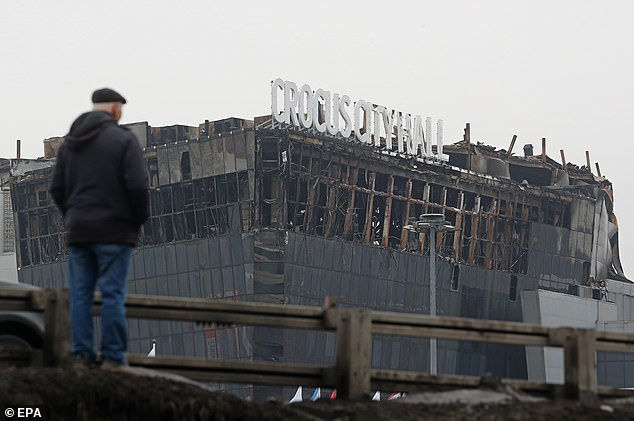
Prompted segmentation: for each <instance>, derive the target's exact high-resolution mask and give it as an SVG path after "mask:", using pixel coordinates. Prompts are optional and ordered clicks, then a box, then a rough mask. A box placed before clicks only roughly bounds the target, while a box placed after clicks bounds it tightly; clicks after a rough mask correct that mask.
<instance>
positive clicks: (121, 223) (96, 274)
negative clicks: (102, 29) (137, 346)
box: [50, 88, 149, 366]
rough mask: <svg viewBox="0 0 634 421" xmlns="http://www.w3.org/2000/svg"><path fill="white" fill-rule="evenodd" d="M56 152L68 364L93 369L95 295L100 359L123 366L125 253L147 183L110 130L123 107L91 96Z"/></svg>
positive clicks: (132, 145) (142, 215) (124, 139)
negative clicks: (67, 295) (97, 294)
mask: <svg viewBox="0 0 634 421" xmlns="http://www.w3.org/2000/svg"><path fill="white" fill-rule="evenodd" d="M92 102H93V104H94V106H93V110H92V111H90V112H87V113H84V114H82V115H80V116H79V117H78V118H77V119H76V120H75V121H74V122H73V124H72V125H71V128H70V131H69V133H68V135H66V138H65V140H64V143H63V144H62V145H61V146H60V148H59V150H58V152H57V161H56V164H55V169H54V172H53V179H52V182H51V186H50V193H51V195H52V197H53V200H54V201H55V204H56V205H57V206H58V207H59V209H60V211H61V212H62V215H63V217H64V225H65V228H66V231H67V236H66V242H67V244H68V249H69V269H70V290H71V311H70V314H71V331H72V358H73V360H74V361H76V362H81V363H84V364H90V363H93V362H95V360H96V355H95V351H94V350H93V323H92V303H93V293H94V290H95V287H96V286H97V285H98V286H99V289H100V290H101V297H102V306H101V327H102V339H101V358H102V359H103V364H104V365H107V366H118V365H122V364H126V363H127V362H126V357H125V352H126V350H127V345H128V343H127V340H128V339H127V327H126V316H125V307H124V303H125V297H126V292H127V275H128V266H129V263H130V257H131V255H132V248H133V247H134V245H135V243H136V241H137V237H138V233H139V227H140V226H141V225H142V224H143V222H145V220H146V219H147V217H148V214H149V209H148V176H147V171H146V169H145V163H144V160H143V152H142V151H141V148H140V146H139V144H138V142H137V139H136V137H135V136H134V134H133V133H132V132H130V131H128V130H127V129H125V128H123V127H121V126H119V125H118V122H119V119H120V118H121V109H122V107H123V104H125V103H126V100H125V98H124V97H123V96H121V95H120V94H119V93H117V92H115V91H114V90H112V89H108V88H104V89H99V90H97V91H95V92H94V93H93V95H92Z"/></svg>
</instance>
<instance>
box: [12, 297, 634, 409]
mask: <svg viewBox="0 0 634 421" xmlns="http://www.w3.org/2000/svg"><path fill="white" fill-rule="evenodd" d="M68 300H69V298H68V291H67V290H56V289H47V290H33V291H22V290H13V289H0V310H20V311H35V312H41V313H43V315H44V321H45V329H46V332H45V341H44V350H43V358H42V361H43V363H44V364H45V365H64V364H65V363H66V362H67V360H68V355H69V350H70V324H69V305H68V304H69V302H68ZM100 303H101V299H100V296H99V295H98V294H96V295H95V307H94V314H95V315H98V314H99V305H100ZM126 311H127V316H128V318H138V319H156V320H184V321H195V322H209V323H212V322H216V323H226V324H238V325H256V326H264V325H265V326H275V327H286V328H301V329H314V330H324V329H325V330H334V331H336V343H337V349H336V364H335V365H334V366H329V367H319V366H314V365H310V366H309V365H301V364H285V363H275V362H260V361H245V360H207V359H200V358H187V357H167V356H159V357H155V358H147V357H146V356H145V355H138V354H131V355H128V359H129V362H130V364H131V365H133V366H141V367H147V368H154V369H160V370H168V371H170V372H173V373H177V374H181V375H184V376H187V377H189V378H192V379H195V380H201V381H203V380H204V381H214V382H231V383H253V384H279V385H292V386H295V385H298V384H301V385H305V386H321V387H331V388H337V395H338V396H339V397H340V398H344V399H357V398H361V397H362V396H365V395H367V394H369V393H370V390H371V389H381V390H401V391H415V390H420V389H422V388H425V387H428V386H430V385H436V386H438V385H443V386H463V387H476V386H478V384H479V383H480V378H478V377H473V376H454V375H430V374H429V373H424V372H408V371H401V370H385V369H373V368H372V367H371V354H372V335H403V336H414V337H435V338H441V339H449V340H459V341H478V342H494V343H503V344H518V345H528V346H549V347H561V348H563V350H564V377H565V381H564V384H563V385H553V384H545V383H538V382H531V381H527V380H518V379H503V380H502V382H503V383H506V384H510V385H513V386H515V387H518V388H520V389H524V390H530V391H538V392H542V393H550V394H552V395H553V396H555V397H562V398H568V399H579V400H582V401H587V400H592V399H595V398H596V396H597V395H612V396H617V395H622V394H624V393H627V392H625V391H620V390H619V389H614V388H609V387H605V386H598V385H597V363H596V359H597V357H596V352H597V351H598V350H601V351H612V352H625V353H634V334H625V333H612V332H599V331H596V330H593V329H574V328H547V327H543V326H539V325H531V324H525V323H517V322H503V321H493V320H478V319H466V318H457V317H430V316H427V315H419V314H406V313H394V312H381V311H370V310H367V309H358V308H352V309H343V308H337V307H336V306H334V303H333V302H332V301H330V300H329V299H326V302H325V305H324V307H323V308H318V307H307V306H295V305H281V304H266V303H253V302H229V301H215V300H207V299H196V298H173V297H162V296H140V295H129V296H128V298H127V301H126ZM0 356H1V355H0Z"/></svg>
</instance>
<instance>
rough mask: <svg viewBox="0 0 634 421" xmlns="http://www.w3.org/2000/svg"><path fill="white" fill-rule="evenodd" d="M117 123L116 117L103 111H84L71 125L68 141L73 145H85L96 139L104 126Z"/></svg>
mask: <svg viewBox="0 0 634 421" xmlns="http://www.w3.org/2000/svg"><path fill="white" fill-rule="evenodd" d="M116 124H117V122H116V121H115V120H114V118H112V116H111V115H110V114H108V113H105V112H103V111H89V112H87V113H83V114H82V115H80V116H79V117H77V119H76V120H75V121H74V122H73V124H72V125H71V126H70V131H69V132H68V134H67V135H66V142H68V144H69V146H73V147H76V146H79V145H83V144H84V143H86V142H89V141H90V140H92V139H94V138H95V137H96V136H97V135H98V134H99V132H100V131H101V130H103V129H104V128H106V127H109V126H112V125H116Z"/></svg>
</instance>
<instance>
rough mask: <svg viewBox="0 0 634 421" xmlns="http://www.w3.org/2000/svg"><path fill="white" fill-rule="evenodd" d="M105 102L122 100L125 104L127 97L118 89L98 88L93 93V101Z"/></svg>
mask: <svg viewBox="0 0 634 421" xmlns="http://www.w3.org/2000/svg"><path fill="white" fill-rule="evenodd" d="M103 102H120V103H122V104H125V102H126V101H125V98H124V97H122V96H121V94H120V93H118V92H117V91H115V90H113V89H110V88H103V89H97V90H96V91H95V92H93V93H92V103H93V104H100V103H103Z"/></svg>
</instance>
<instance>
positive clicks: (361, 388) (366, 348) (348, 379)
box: [337, 309, 372, 399]
mask: <svg viewBox="0 0 634 421" xmlns="http://www.w3.org/2000/svg"><path fill="white" fill-rule="evenodd" d="M340 315H341V316H340V318H339V323H338V326H337V397H340V398H342V399H361V398H363V397H364V396H368V394H369V393H370V370H371V364H370V361H371V357H372V314H371V313H370V312H369V311H368V310H366V309H349V310H341V311H340Z"/></svg>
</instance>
